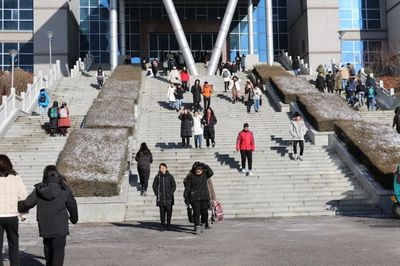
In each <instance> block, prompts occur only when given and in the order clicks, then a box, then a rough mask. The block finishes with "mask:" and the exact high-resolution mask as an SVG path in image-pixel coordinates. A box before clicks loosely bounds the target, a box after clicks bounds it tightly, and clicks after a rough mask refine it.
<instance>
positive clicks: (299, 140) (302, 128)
mask: <svg viewBox="0 0 400 266" xmlns="http://www.w3.org/2000/svg"><path fill="white" fill-rule="evenodd" d="M289 132H290V135H291V136H292V139H293V159H294V160H297V159H298V160H300V161H303V152H304V136H305V135H306V133H307V128H306V125H305V123H304V120H303V118H302V117H301V115H300V114H299V113H298V112H296V113H295V114H294V117H293V119H292V121H291V122H290V129H289ZM297 144H299V146H300V155H299V156H298V155H297Z"/></svg>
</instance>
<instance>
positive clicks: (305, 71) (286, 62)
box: [278, 51, 310, 75]
mask: <svg viewBox="0 0 400 266" xmlns="http://www.w3.org/2000/svg"><path fill="white" fill-rule="evenodd" d="M278 61H279V63H281V64H282V65H283V66H284V67H285V68H286V70H291V69H292V63H293V60H292V57H291V56H289V54H288V52H285V51H282V53H281V54H280V55H279V58H278ZM300 74H301V75H310V69H309V67H308V64H307V63H304V60H303V59H300Z"/></svg>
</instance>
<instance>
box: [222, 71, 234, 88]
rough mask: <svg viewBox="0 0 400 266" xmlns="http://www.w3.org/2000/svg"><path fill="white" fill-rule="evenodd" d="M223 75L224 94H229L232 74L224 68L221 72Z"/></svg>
mask: <svg viewBox="0 0 400 266" xmlns="http://www.w3.org/2000/svg"><path fill="white" fill-rule="evenodd" d="M221 75H222V78H223V79H224V85H225V86H224V92H227V91H228V90H229V82H230V81H231V76H232V74H231V72H230V71H229V70H228V69H227V68H226V67H224V68H223V69H222V71H221Z"/></svg>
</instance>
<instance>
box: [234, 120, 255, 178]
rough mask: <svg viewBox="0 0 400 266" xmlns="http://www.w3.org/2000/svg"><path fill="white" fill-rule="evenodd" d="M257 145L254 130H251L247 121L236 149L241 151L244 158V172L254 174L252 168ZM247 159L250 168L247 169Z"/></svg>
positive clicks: (238, 138) (239, 136)
mask: <svg viewBox="0 0 400 266" xmlns="http://www.w3.org/2000/svg"><path fill="white" fill-rule="evenodd" d="M255 147H256V146H255V144H254V136H253V132H251V131H250V130H249V124H248V123H245V124H244V125H243V130H242V131H240V133H239V135H238V137H237V141H236V150H237V151H240V156H241V159H242V173H247V174H248V175H253V172H252V171H251V170H252V166H253V151H254V150H255ZM246 159H247V163H248V164H249V168H248V170H246Z"/></svg>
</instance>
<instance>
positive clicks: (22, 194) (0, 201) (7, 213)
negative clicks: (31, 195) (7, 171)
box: [0, 175, 28, 217]
mask: <svg viewBox="0 0 400 266" xmlns="http://www.w3.org/2000/svg"><path fill="white" fill-rule="evenodd" d="M27 196H28V193H27V192H26V188H25V185H24V183H23V182H22V179H21V178H20V177H19V176H15V175H8V176H7V177H0V217H14V216H18V215H19V213H18V201H20V200H24V199H26V197H27Z"/></svg>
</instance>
